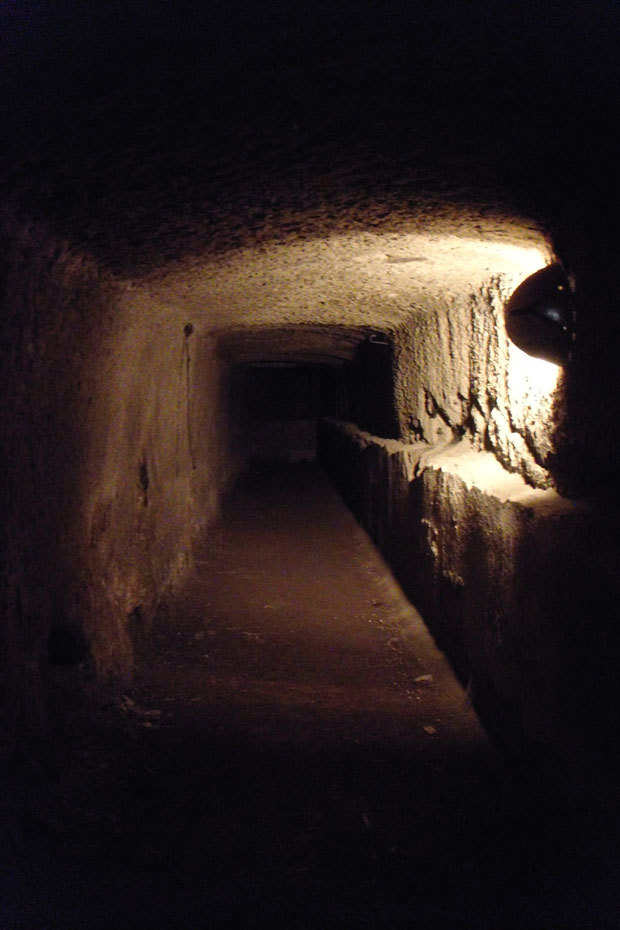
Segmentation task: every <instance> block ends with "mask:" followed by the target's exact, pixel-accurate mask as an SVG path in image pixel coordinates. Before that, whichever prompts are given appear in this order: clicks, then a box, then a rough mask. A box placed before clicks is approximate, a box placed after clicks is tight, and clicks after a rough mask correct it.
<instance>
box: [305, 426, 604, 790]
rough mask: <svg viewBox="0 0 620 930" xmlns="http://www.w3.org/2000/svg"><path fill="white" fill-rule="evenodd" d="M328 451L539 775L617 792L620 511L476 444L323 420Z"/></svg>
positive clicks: (498, 732)
mask: <svg viewBox="0 0 620 930" xmlns="http://www.w3.org/2000/svg"><path fill="white" fill-rule="evenodd" d="M319 456H320V460H321V462H322V463H323V465H324V467H325V468H326V469H327V470H328V471H329V473H330V475H331V476H332V478H333V479H334V481H335V482H336V484H337V486H338V487H339V489H340V490H341V492H342V493H343V495H344V496H345V498H346V500H347V502H348V503H349V505H350V506H351V507H352V509H353V510H354V512H355V513H356V515H357V517H358V519H359V520H360V522H361V523H362V524H363V525H364V526H365V528H366V529H367V530H368V532H369V533H370V535H371V536H372V537H373V539H374V540H375V541H376V542H377V543H378V545H379V546H380V548H381V549H382V550H383V552H384V554H385V556H386V558H387V559H388V561H389V562H390V564H391V565H392V566H393V568H394V569H395V572H396V574H397V577H398V578H399V580H400V582H401V584H402V585H403V588H404V589H405V591H406V593H407V594H408V595H409V597H410V598H411V599H412V601H413V602H414V603H415V604H416V606H417V607H418V608H419V609H420V610H421V612H422V614H423V616H424V618H425V620H426V622H427V623H428V624H429V626H430V628H431V630H432V632H433V634H434V635H435V637H436V638H437V640H438V642H439V644H440V645H441V647H442V648H443V649H444V650H445V651H446V653H447V654H448V656H449V657H450V659H451V660H452V662H453V664H454V666H455V668H456V670H457V671H458V673H459V675H460V677H461V679H462V680H463V683H464V684H465V685H466V686H467V687H468V692H469V694H470V697H471V699H472V701H473V702H474V705H475V707H476V709H477V710H478V712H479V713H480V715H481V717H482V719H483V721H484V723H485V724H486V725H487V727H488V728H489V730H490V731H491V732H492V733H493V734H494V736H495V737H496V738H497V739H498V740H499V741H500V742H502V743H503V744H504V746H505V747H506V748H507V750H508V751H509V753H511V754H512V755H513V756H514V757H515V759H517V760H518V761H520V763H521V764H522V765H523V766H524V768H528V770H529V774H530V776H532V777H533V778H534V779H535V780H539V781H540V780H541V779H543V780H545V781H546V783H547V784H549V785H551V786H553V788H554V790H555V789H556V788H558V787H559V786H560V785H562V786H563V787H562V790H567V791H568V792H569V793H572V792H577V793H579V792H583V791H584V790H589V791H593V790H594V791H598V792H599V793H600V799H601V800H603V797H604V799H605V801H606V802H608V801H609V799H610V797H611V796H612V795H613V784H612V783H611V782H610V780H609V774H610V773H613V772H614V771H617V770H618V762H619V760H618V757H617V756H618V753H617V749H616V742H617V741H616V739H615V733H616V729H617V720H618V714H619V712H620V686H619V684H618V678H617V673H616V669H617V660H618V656H619V655H620V634H619V632H618V629H617V624H616V623H615V614H614V611H613V608H612V606H611V605H613V603H615V602H616V601H617V598H618V593H619V592H618V578H619V577H620V574H619V572H618V568H619V566H620V546H619V545H618V542H617V539H616V535H615V529H614V526H615V523H616V519H617V514H616V507H615V506H613V502H611V501H609V500H607V501H605V502H604V503H600V502H599V503H598V504H595V503H593V502H591V501H590V502H587V503H586V502H579V503H577V502H574V501H569V500H567V499H566V498H563V497H561V496H560V495H559V494H558V493H557V492H555V491H553V490H551V489H549V490H540V489H533V488H531V487H530V486H528V485H527V484H526V483H525V482H524V480H523V479H522V478H521V477H520V476H518V475H515V474H509V473H507V472H506V471H505V470H504V469H503V468H502V467H501V466H500V465H499V464H498V463H497V460H496V459H495V458H494V457H493V456H492V454H490V453H485V452H479V451H476V450H475V449H474V448H473V447H472V446H471V444H470V443H469V442H468V441H467V440H460V441H459V442H457V443H447V444H443V445H441V444H440V445H438V446H435V447H433V448H429V446H428V445H427V444H425V443H421V442H417V443H413V444H405V443H401V442H398V441H395V440H383V439H379V438H377V437H373V436H370V435H369V434H367V433H362V432H360V431H359V430H358V429H357V428H356V427H355V426H354V425H353V424H342V423H339V422H337V421H324V422H323V423H322V424H321V430H320V434H319Z"/></svg>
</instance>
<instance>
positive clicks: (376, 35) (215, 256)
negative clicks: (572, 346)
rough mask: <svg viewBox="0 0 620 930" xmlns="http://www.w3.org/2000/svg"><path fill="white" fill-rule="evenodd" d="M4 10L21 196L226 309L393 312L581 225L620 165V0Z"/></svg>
mask: <svg viewBox="0 0 620 930" xmlns="http://www.w3.org/2000/svg"><path fill="white" fill-rule="evenodd" d="M1 15H2V18H3V19H2V23H1V28H2V33H3V35H4V36H5V49H4V52H5V54H4V56H3V59H2V65H3V73H4V76H5V78H6V87H7V90H8V93H7V94H6V96H5V121H4V122H5V126H6V127H7V130H8V131H7V133H6V140H5V147H4V155H3V162H4V163H3V191H4V194H5V195H6V196H7V197H8V198H9V199H10V200H11V202H12V203H16V204H17V209H18V210H21V211H23V212H26V213H27V214H28V215H29V216H35V217H40V218H42V219H44V220H45V222H46V224H48V225H50V226H51V227H52V228H53V229H54V230H56V231H58V232H60V233H61V234H62V235H64V236H67V237H68V238H69V239H70V240H71V241H72V242H73V243H74V244H75V246H76V247H79V248H80V249H85V250H87V251H90V252H92V253H93V254H94V255H95V256H96V258H97V259H98V260H99V261H100V262H101V263H102V264H103V265H104V266H106V267H108V268H110V269H112V270H113V271H114V272H115V273H116V274H117V275H119V276H120V277H121V278H122V279H123V280H126V281H133V282H138V287H139V289H140V291H141V293H142V294H143V295H144V294H145V293H146V292H145V290H144V288H145V286H146V284H145V282H146V281H148V292H149V295H150V296H149V299H152V300H154V301H156V302H158V301H167V302H169V303H170V304H171V305H175V306H176V307H177V309H179V311H180V312H186V313H187V314H190V315H191V314H204V313H206V312H208V314H209V315H210V319H211V324H212V325H213V326H214V327H215V328H222V327H224V328H225V327H226V326H235V325H242V326H244V325H252V324H254V323H257V322H258V323H260V324H264V325H270V326H274V325H275V326H277V325H279V324H286V325H289V324H290V325H296V324H299V323H306V322H308V321H309V320H316V321H317V322H319V323H322V322H326V323H330V322H334V321H335V320H340V321H341V322H342V323H343V324H345V325H352V326H359V325H362V326H364V325H367V326H370V327H382V326H388V327H389V326H390V325H393V324H395V323H397V322H398V321H399V320H402V319H403V315H404V314H406V313H407V310H408V308H410V307H411V306H412V305H418V306H419V305H420V304H424V303H425V302H432V301H433V300H434V299H435V298H436V296H437V294H438V293H442V294H444V295H445V293H446V292H450V291H452V292H454V291H455V290H457V291H458V290H459V289H460V288H462V287H463V286H466V285H473V286H475V285H476V284H477V283H478V282H479V281H481V280H484V279H485V277H488V276H489V275H493V274H496V273H502V272H504V271H507V272H508V273H510V272H511V271H513V270H514V269H515V268H516V265H515V256H516V254H517V252H516V251H515V250H517V251H518V250H519V249H525V250H526V252H528V254H529V255H532V254H533V253H532V252H531V250H533V249H542V252H543V255H544V252H545V249H547V250H548V244H547V243H548V241H549V237H548V235H546V234H547V233H548V232H549V230H551V232H552V233H553V234H555V237H556V240H558V241H559V242H560V245H562V243H563V242H564V241H565V240H568V241H570V237H571V235H572V232H573V230H574V227H575V224H576V223H577V224H579V223H582V224H583V223H587V222H588V218H589V217H590V216H591V215H592V214H593V213H594V214H595V213H596V207H595V204H596V203H597V202H598V201H597V198H598V197H600V191H599V188H601V189H603V190H604V188H605V177H606V171H607V169H608V167H609V166H610V165H611V164H613V161H614V157H613V156H614V153H613V147H614V146H613V143H612V141H611V138H606V137H605V135H604V133H605V130H606V127H607V121H608V120H609V118H610V113H611V106H612V98H611V97H610V95H609V94H610V90H611V91H613V88H614V86H615V83H614V82H615V81H617V74H616V66H615V63H614V62H615V58H614V53H613V41H612V37H613V34H614V30H615V29H616V28H617V23H618V15H617V9H616V8H615V5H614V4H612V3H605V2H602V3H597V4H596V6H595V8H593V6H592V4H585V3H581V4H571V5H570V9H568V8H567V6H566V4H559V3H558V4H556V3H545V4H541V3H539V2H535V0H529V2H519V3H514V2H512V3H507V2H506V3H503V2H500V3H491V2H490V0H474V2H470V3H461V2H455V0H444V2H441V3H436V4H428V3H425V4H422V3H417V2H412V3H401V2H396V0H389V2H387V3H381V4H371V3H362V4H359V3H352V2H349V0H346V2H343V3H338V4H334V3H327V2H317V3H314V4H296V3H294V4H286V5H284V4H280V3H278V2H276V0H264V2H256V3H248V2H241V0H239V2H230V0H229V2H227V3H225V4H224V3H210V4H199V3H193V2H190V0H184V2H181V3H179V4H174V5H171V4H167V3H164V2H146V0H142V2H137V3H134V4H124V3H106V4H103V3H101V4H99V3H96V2H91V3H86V4H83V5H82V4H80V5H75V4H73V3H69V2H58V3H55V4H53V5H48V4H44V3H31V4H28V5H24V6H22V5H21V4H12V3H9V4H6V5H4V8H3V11H2V14H1ZM577 127H579V129H578V130H577ZM578 140H579V141H578ZM581 140H583V141H581ZM603 140H605V141H604V143H603ZM593 146H595V147H596V152H597V154H596V171H592V162H593V157H592V156H593V153H592V149H593ZM584 217H585V219H584ZM505 246H510V247H511V248H512V252H511V251H510V248H509V249H506V248H504V247H505ZM568 251H569V253H570V248H569V249H568ZM568 257H569V259H570V258H571V256H570V254H569V256H568ZM537 260H538V261H539V259H537ZM543 260H544V259H543ZM517 264H518V262H517ZM525 264H526V265H527V264H528V260H526V262H525ZM181 308H184V309H182V310H181Z"/></svg>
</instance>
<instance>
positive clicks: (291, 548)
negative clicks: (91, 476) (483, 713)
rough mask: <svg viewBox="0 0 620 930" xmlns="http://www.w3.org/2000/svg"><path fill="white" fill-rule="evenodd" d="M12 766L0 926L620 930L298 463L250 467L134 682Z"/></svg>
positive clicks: (575, 839) (581, 845)
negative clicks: (31, 760) (14, 776)
mask: <svg viewBox="0 0 620 930" xmlns="http://www.w3.org/2000/svg"><path fill="white" fill-rule="evenodd" d="M24 773H25V774H24V777H23V778H22V779H21V780H20V782H19V783H17V784H15V785H13V786H12V787H11V789H10V791H9V792H8V793H7V794H6V795H5V803H4V805H3V808H2V809H3V811H4V817H5V824H4V832H5V836H6V840H5V842H4V848H5V853H4V855H3V857H2V858H1V860H0V862H1V863H2V865H1V869H2V871H1V872H0V881H1V882H2V898H1V901H2V905H1V909H0V926H1V928H2V930H9V928H10V930H18V928H19V930H52V928H58V930H60V928H62V930H82V928H83V930H91V928H106V930H107V928H112V927H113V928H117V930H124V928H171V930H172V928H187V930H189V928H214V927H230V928H252V927H272V928H307V930H327V928H342V930H349V928H350V930H358V928H359V930H362V928H364V930H377V928H385V930H388V928H400V927H403V928H404V927H416V928H417V927H420V928H429V930H430V928H433V930H435V928H436V930H439V928H442V930H451V928H462V930H482V928H485V930H506V928H523V930H532V928H540V930H543V928H544V930H552V928H558V930H560V928H562V930H564V928H573V930H576V928H579V930H597V928H598V930H602V928H609V930H611V928H617V927H619V926H620V907H618V904H617V902H618V901H619V900H620V895H619V894H618V885H617V883H616V882H615V878H614V874H613V869H612V867H611V865H610V862H609V857H608V855H607V853H606V852H605V853H603V852H601V851H600V847H597V846H596V844H594V843H592V838H591V837H590V840H589V841H588V840H587V839H586V837H585V834H584V833H583V831H582V826H581V824H580V825H577V824H576V823H572V822H571V820H570V817H564V818H563V819H559V818H558V817H557V815H550V814H549V811H548V808H547V804H546V801H545V800H544V799H542V798H539V797H536V795H535V793H534V790H533V788H532V786H529V787H528V786H526V785H525V784H523V783H522V781H520V780H519V779H518V778H517V777H516V776H515V775H513V774H511V772H510V770H509V769H508V767H507V765H506V763H505V762H504V761H503V760H502V758H501V757H500V756H499V754H498V753H497V752H496V751H495V749H494V748H493V747H492V746H491V744H490V743H489V740H488V738H487V736H486V735H485V733H484V731H483V730H482V728H481V726H480V724H479V722H478V720H477V718H476V716H475V714H474V712H473V710H472V708H471V706H470V704H469V701H468V698H467V695H466V693H465V692H464V691H463V689H462V688H461V686H460V684H459V683H458V682H457V681H456V679H455V677H454V675H453V674H452V672H451V670H450V667H449V665H448V663H447V662H446V660H445V658H444V657H443V656H442V654H441V653H440V652H439V651H438V649H437V648H436V646H435V644H434V642H433V640H432V638H431V637H430V635H429V634H428V632H427V631H426V629H425V627H424V625H423V622H422V620H421V618H420V617H419V615H418V614H417V613H416V611H415V610H414V608H413V607H412V606H411V605H410V604H409V603H408V602H407V601H406V600H405V599H404V597H403V595H402V593H401V591H400V589H399V588H398V586H397V585H396V583H395V581H394V580H393V578H392V576H391V575H390V573H389V571H388V570H387V569H386V566H385V565H384V563H383V562H382V560H381V558H380V556H379V555H378V553H377V551H376V550H375V548H374V547H373V546H372V544H371V543H370V541H369V540H368V538H367V537H366V535H365V534H364V532H363V531H362V530H361V529H360V528H359V527H358V526H357V524H356V523H355V521H354V519H353V517H352V516H351V514H350V513H349V512H348V510H346V508H345V507H344V506H343V504H342V503H341V502H340V500H339V498H338V497H337V496H336V494H335V493H334V491H333V490H332V489H331V488H330V486H329V485H328V484H327V482H326V480H325V479H324V478H323V477H322V475H321V474H320V472H318V471H317V470H316V469H315V468H314V466H310V465H307V464H303V465H298V466H294V467H289V468H286V469H284V468H278V469H266V468H263V469H262V470H256V471H254V472H253V474H252V475H251V476H250V478H249V479H248V480H247V482H246V484H245V485H244V487H243V488H242V489H240V490H239V491H238V493H236V494H235V495H234V496H233V497H232V498H231V500H230V502H229V504H228V506H227V508H226V511H225V514H224V516H223V518H222V520H221V522H220V524H219V525H218V526H217V527H216V528H214V529H212V530H211V532H210V533H209V535H208V538H207V539H205V540H204V544H203V545H202V547H201V548H200V550H199V551H198V552H197V554H196V565H195V572H194V574H193V576H192V578H191V580H190V582H189V583H188V585H187V587H186V589H185V590H184V592H183V595H182V596H181V597H179V598H178V599H177V600H176V601H175V602H174V603H169V604H167V605H166V606H165V607H164V608H162V610H161V611H160V615H159V617H158V619H157V621H156V624H155V627H154V629H153V630H152V631H151V633H150V634H149V635H148V636H145V637H144V643H143V648H142V655H141V657H140V664H139V667H138V670H137V673H136V677H135V680H134V682H133V683H132V686H131V688H129V689H128V691H127V694H126V695H125V696H124V697H123V699H122V700H121V701H120V703H119V704H117V705H114V706H112V707H107V708H104V709H100V710H99V711H98V712H97V714H96V715H95V716H94V717H93V719H92V720H90V721H89V722H88V723H86V722H84V721H81V722H78V721H75V723H74V728H73V731H72V733H69V734H66V733H65V734H64V735H63V736H62V737H58V740H57V742H56V744H55V745H54V746H53V747H51V748H50V750H49V751H48V752H47V754H46V755H45V756H44V757H43V758H40V759H38V760H37V762H36V764H31V765H30V767H28V766H27V765H26V766H24ZM597 849H598V852H593V851H594V850H597Z"/></svg>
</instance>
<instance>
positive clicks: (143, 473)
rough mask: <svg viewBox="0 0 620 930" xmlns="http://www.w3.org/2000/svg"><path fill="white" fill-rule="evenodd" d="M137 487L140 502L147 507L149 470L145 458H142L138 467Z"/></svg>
mask: <svg viewBox="0 0 620 930" xmlns="http://www.w3.org/2000/svg"><path fill="white" fill-rule="evenodd" d="M138 487H139V488H140V491H141V493H142V503H143V504H144V506H145V507H147V506H148V503H149V470H148V468H147V464H146V459H142V461H141V462H140V465H139V467H138Z"/></svg>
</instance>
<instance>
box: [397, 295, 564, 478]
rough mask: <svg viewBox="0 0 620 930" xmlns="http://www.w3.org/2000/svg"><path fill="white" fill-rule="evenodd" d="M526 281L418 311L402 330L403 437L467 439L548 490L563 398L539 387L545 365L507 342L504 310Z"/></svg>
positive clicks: (400, 386)
mask: <svg viewBox="0 0 620 930" xmlns="http://www.w3.org/2000/svg"><path fill="white" fill-rule="evenodd" d="M518 283H519V282H518V281H512V280H507V279H505V278H502V277H499V278H496V279H494V280H492V281H491V282H489V284H488V285H486V286H485V287H483V288H480V289H479V290H478V291H476V292H475V293H471V294H469V295H466V294H464V295H463V296H462V297H459V298H451V299H450V300H449V301H448V302H446V303H443V304H442V303H439V302H436V303H435V304H434V306H433V307H432V308H431V309H430V310H429V309H428V308H426V307H425V308H424V309H420V311H418V312H415V311H414V313H413V314H412V317H411V320H410V323H409V324H408V325H407V326H406V327H400V328H399V330H398V332H397V335H396V339H395V350H396V351H395V385H396V388H395V390H396V399H397V408H398V411H399V421H400V434H401V436H402V437H403V438H405V439H408V440H422V441H424V442H427V443H429V444H431V445H433V444H435V443H437V442H445V441H446V440H448V439H459V438H461V437H463V436H466V437H467V438H468V439H469V441H470V442H471V444H472V446H473V447H474V448H475V449H484V450H488V451H490V452H492V453H493V454H494V455H495V456H496V457H497V459H498V461H500V462H501V463H502V465H503V466H504V467H505V468H506V469H508V470H509V471H513V472H518V473H520V474H522V475H523V477H524V478H525V479H526V480H527V481H528V482H529V483H530V484H532V485H534V486H536V487H547V486H549V483H550V478H549V473H548V470H547V464H548V457H549V454H550V453H552V451H553V448H554V443H553V437H554V407H555V402H556V395H555V394H554V392H553V390H550V389H549V387H548V384H544V383H543V384H541V385H539V384H538V383H537V381H536V372H537V369H538V368H540V366H541V364H542V366H544V364H545V363H539V362H537V360H530V359H528V358H527V357H526V356H524V355H523V353H520V352H519V350H518V349H516V348H515V347H514V346H512V344H510V343H509V341H508V339H507V337H506V332H505V327H504V321H503V305H504V302H505V301H506V300H507V299H508V297H509V295H510V293H511V292H512V290H513V289H514V287H515V286H516V284H518ZM548 374H549V373H548ZM550 374H551V376H552V377H553V373H552V372H550Z"/></svg>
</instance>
